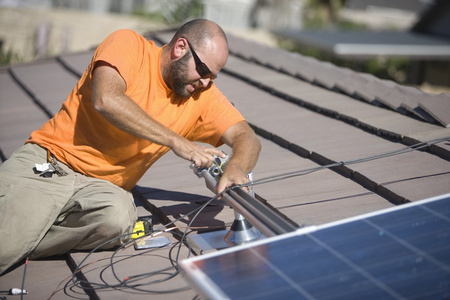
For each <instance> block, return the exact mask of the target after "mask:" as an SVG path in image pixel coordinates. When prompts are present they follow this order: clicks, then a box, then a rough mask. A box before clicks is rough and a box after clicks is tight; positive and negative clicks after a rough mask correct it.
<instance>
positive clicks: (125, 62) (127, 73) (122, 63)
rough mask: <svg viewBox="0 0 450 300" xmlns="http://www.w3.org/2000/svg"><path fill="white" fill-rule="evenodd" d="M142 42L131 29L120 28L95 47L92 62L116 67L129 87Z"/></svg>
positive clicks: (140, 54)
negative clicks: (102, 62) (101, 62)
mask: <svg viewBox="0 0 450 300" xmlns="http://www.w3.org/2000/svg"><path fill="white" fill-rule="evenodd" d="M142 48H143V43H142V40H141V38H140V36H139V35H138V34H137V33H135V32H134V31H132V30H127V29H121V30H117V31H115V32H113V33H111V34H110V35H109V36H108V37H107V38H106V39H105V40H104V41H103V42H102V44H101V45H100V46H99V47H98V48H97V51H96V53H95V57H94V63H95V62H97V61H104V62H107V63H108V64H110V65H111V66H113V67H114V68H116V70H117V71H118V72H119V74H120V76H122V78H123V79H124V80H125V82H126V84H127V87H129V86H130V85H131V84H132V82H133V79H134V76H135V74H136V68H137V67H138V66H139V65H140V63H139V62H140V61H142V59H143V58H142V53H143V51H142Z"/></svg>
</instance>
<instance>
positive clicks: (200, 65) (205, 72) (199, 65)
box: [186, 40, 217, 80]
mask: <svg viewBox="0 0 450 300" xmlns="http://www.w3.org/2000/svg"><path fill="white" fill-rule="evenodd" d="M186 41H187V43H188V45H189V48H190V49H191V52H192V56H194V61H195V69H196V70H197V73H198V74H199V75H200V76H201V77H202V78H209V79H211V80H214V79H215V78H216V77H217V76H216V75H215V74H214V73H213V72H211V70H210V69H209V68H208V66H207V65H206V64H205V63H204V62H202V61H201V60H200V57H198V55H197V53H195V51H194V48H192V45H191V43H189V41H188V40H186Z"/></svg>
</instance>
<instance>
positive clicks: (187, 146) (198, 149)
mask: <svg viewBox="0 0 450 300" xmlns="http://www.w3.org/2000/svg"><path fill="white" fill-rule="evenodd" d="M171 149H172V151H173V152H174V153H175V154H176V155H177V156H179V157H181V158H184V159H186V160H188V161H190V162H192V163H193V164H194V166H195V167H197V168H205V167H210V166H211V165H212V164H213V162H214V156H213V155H216V156H219V157H221V158H225V156H226V155H225V153H223V152H222V151H220V150H219V149H216V148H211V147H205V146H200V145H198V144H196V143H193V142H191V141H189V140H187V139H185V138H183V137H181V136H180V137H179V138H177V139H175V141H174V142H173V143H172V145H171Z"/></svg>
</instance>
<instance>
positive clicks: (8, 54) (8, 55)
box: [0, 47, 22, 66]
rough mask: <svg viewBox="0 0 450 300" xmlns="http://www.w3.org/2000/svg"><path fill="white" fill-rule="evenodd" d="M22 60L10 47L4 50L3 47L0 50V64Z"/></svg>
mask: <svg viewBox="0 0 450 300" xmlns="http://www.w3.org/2000/svg"><path fill="white" fill-rule="evenodd" d="M21 60H22V58H21V57H20V55H19V54H18V53H17V52H15V51H14V50H12V49H11V48H10V49H8V50H6V51H4V50H3V47H2V48H1V50H0V65H1V66H3V65H9V64H12V63H18V62H20V61H21Z"/></svg>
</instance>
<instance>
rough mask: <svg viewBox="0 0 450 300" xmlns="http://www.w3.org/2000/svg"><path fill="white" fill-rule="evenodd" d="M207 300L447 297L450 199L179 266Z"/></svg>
mask: <svg viewBox="0 0 450 300" xmlns="http://www.w3.org/2000/svg"><path fill="white" fill-rule="evenodd" d="M180 266H181V267H182V269H183V270H184V273H185V274H186V278H187V279H188V280H189V281H191V282H192V283H193V285H194V286H195V287H196V288H197V290H198V291H199V292H200V293H201V294H203V295H204V296H205V297H207V298H210V299H273V298H280V299H281V298H282V299H425V298H426V299H433V298H437V299H442V298H445V297H450V194H446V195H442V196H438V197H433V198H429V199H426V200H422V201H417V202H414V203H409V204H404V205H401V206H397V207H393V208H388V209H384V210H380V211H378V212H374V213H369V214H364V215H360V216H357V217H353V218H348V219H345V220H341V221H337V222H332V223H328V224H324V225H320V226H311V227H306V228H301V229H299V230H297V231H296V232H292V233H287V234H283V235H279V236H276V237H271V238H267V239H264V240H260V241H257V242H252V243H249V244H246V245H241V246H236V247H233V248H228V249H224V250H220V251H217V252H214V253H208V254H206V255H202V256H198V257H194V258H189V259H186V260H184V261H181V262H180Z"/></svg>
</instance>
